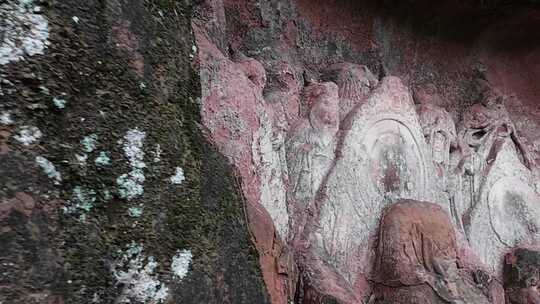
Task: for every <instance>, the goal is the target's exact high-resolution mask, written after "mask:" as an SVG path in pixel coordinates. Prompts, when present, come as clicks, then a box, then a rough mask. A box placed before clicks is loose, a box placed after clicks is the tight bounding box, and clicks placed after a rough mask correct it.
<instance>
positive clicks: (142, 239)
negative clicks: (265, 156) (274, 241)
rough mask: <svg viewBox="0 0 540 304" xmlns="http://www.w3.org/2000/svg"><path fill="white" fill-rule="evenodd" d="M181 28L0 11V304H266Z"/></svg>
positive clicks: (185, 26)
mask: <svg viewBox="0 0 540 304" xmlns="http://www.w3.org/2000/svg"><path fill="white" fill-rule="evenodd" d="M191 15H192V7H191V4H190V3H189V2H188V1H131V0H130V1H76V0H74V1H37V0H36V1H23V0H8V1H7V2H6V1H3V2H2V3H0V176H1V177H0V185H1V187H0V227H1V228H0V248H1V250H0V251H1V253H0V302H2V303H21V304H22V303H24V304H30V303H51V304H52V303H54V304H59V303H216V304H217V303H269V298H268V295H267V291H266V288H265V285H264V282H263V280H262V276H261V272H260V270H259V267H258V262H257V261H258V260H257V256H258V254H257V252H256V249H255V248H254V247H253V246H252V242H251V240H250V234H249V231H248V229H247V225H246V216H245V212H244V204H243V198H242V195H241V193H240V192H239V191H238V189H239V188H238V182H237V179H236V177H234V175H233V174H232V170H231V168H230V166H229V165H228V164H227V161H226V159H224V157H223V156H222V155H221V154H220V153H219V152H218V151H216V149H215V148H214V147H213V146H212V145H211V144H209V143H208V141H207V140H206V137H205V136H204V135H203V131H202V129H201V128H200V127H199V126H200V121H201V120H200V115H199V113H200V108H199V105H198V99H199V98H200V85H199V69H198V67H197V66H196V65H195V64H194V62H193V58H194V57H195V55H196V53H197V47H196V44H195V41H194V37H193V34H192V30H191Z"/></svg>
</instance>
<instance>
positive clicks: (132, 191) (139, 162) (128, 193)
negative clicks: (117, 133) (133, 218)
mask: <svg viewBox="0 0 540 304" xmlns="http://www.w3.org/2000/svg"><path fill="white" fill-rule="evenodd" d="M145 137H146V133H145V132H143V131H139V130H138V129H132V130H129V131H128V132H127V133H126V135H125V136H124V139H123V140H121V141H120V142H119V144H121V145H122V146H123V150H124V155H125V156H126V157H127V159H128V161H129V164H130V167H131V171H130V172H129V173H126V174H122V175H121V176H120V177H118V178H117V179H116V184H117V185H118V194H119V195H120V197H122V198H125V199H128V200H131V199H133V198H135V197H138V196H140V195H142V194H143V193H144V186H143V183H144V181H145V176H144V171H143V169H144V168H146V164H145V163H144V151H143V145H144V138H145Z"/></svg>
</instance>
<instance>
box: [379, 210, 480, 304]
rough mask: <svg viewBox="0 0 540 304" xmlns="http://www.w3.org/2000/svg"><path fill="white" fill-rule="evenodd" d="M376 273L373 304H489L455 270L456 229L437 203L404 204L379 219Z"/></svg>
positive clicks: (465, 274) (468, 279)
mask: <svg viewBox="0 0 540 304" xmlns="http://www.w3.org/2000/svg"><path fill="white" fill-rule="evenodd" d="M379 229H380V231H379V244H378V248H377V250H378V255H377V260H376V266H375V269H374V275H375V286H374V291H375V298H376V299H375V303H381V304H382V303H384V304H412V303H414V304H438V303H440V304H443V303H454V304H458V303H459V304H462V303H463V304H465V303H475V304H484V303H486V304H487V303H490V301H489V299H488V297H487V296H486V295H485V294H484V293H483V291H482V290H481V289H480V288H477V287H476V286H475V284H474V283H473V278H472V276H471V275H470V274H469V273H468V272H466V271H464V270H463V269H459V268H458V264H457V259H458V257H457V246H456V237H455V234H454V229H453V226H452V224H451V223H450V220H449V218H448V216H447V214H446V213H445V212H444V211H443V209H442V208H441V207H440V206H438V205H435V204H432V203H427V202H419V201H413V200H404V201H401V202H398V203H396V204H394V205H392V206H391V207H389V208H388V209H387V210H386V212H385V213H384V215H383V218H382V220H381V226H380V228H379Z"/></svg>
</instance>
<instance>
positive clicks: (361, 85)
mask: <svg viewBox="0 0 540 304" xmlns="http://www.w3.org/2000/svg"><path fill="white" fill-rule="evenodd" d="M329 74H330V75H329V76H330V79H331V80H332V81H334V82H335V83H336V84H337V85H338V87H339V117H340V120H343V118H345V116H347V114H348V113H349V112H350V111H351V110H352V109H353V108H354V106H355V105H357V104H359V103H363V102H365V101H366V99H367V98H368V97H369V94H370V93H371V91H372V90H373V89H374V88H375V87H376V86H377V84H378V83H379V80H378V79H377V77H375V75H373V73H371V71H370V70H369V69H368V67H367V66H365V65H359V64H354V63H340V64H336V65H333V66H331V67H330V70H329Z"/></svg>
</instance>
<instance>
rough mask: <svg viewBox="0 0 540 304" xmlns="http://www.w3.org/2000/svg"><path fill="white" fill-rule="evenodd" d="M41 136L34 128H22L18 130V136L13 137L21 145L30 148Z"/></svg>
mask: <svg viewBox="0 0 540 304" xmlns="http://www.w3.org/2000/svg"><path fill="white" fill-rule="evenodd" d="M42 136H43V133H41V131H40V130H39V129H38V128H37V127H34V126H22V127H21V129H20V130H19V134H17V135H15V136H14V138H15V140H17V141H18V142H20V143H21V144H23V145H25V146H30V145H33V144H34V143H36V142H37V141H39V139H40V138H41V137H42Z"/></svg>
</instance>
